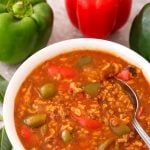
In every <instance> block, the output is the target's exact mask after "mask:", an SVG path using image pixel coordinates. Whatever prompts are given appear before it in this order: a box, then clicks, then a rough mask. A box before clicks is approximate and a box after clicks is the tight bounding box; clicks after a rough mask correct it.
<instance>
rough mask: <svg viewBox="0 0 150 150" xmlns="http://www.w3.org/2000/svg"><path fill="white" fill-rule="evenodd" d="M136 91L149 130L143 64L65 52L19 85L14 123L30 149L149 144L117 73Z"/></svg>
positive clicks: (124, 149) (126, 148)
mask: <svg viewBox="0 0 150 150" xmlns="http://www.w3.org/2000/svg"><path fill="white" fill-rule="evenodd" d="M114 76H115V77H117V78H120V79H122V80H125V81H126V82H127V83H128V84H129V85H130V86H131V87H132V88H133V89H134V90H135V92H136V93H137V95H138V97H139V100H140V110H139V112H138V115H137V118H138V120H139V122H140V123H141V125H142V126H143V128H144V129H145V130H146V132H147V133H148V134H149V133H150V109H149V106H150V94H149V93H150V86H149V84H148V82H147V81H146V80H145V78H144V76H143V74H142V72H141V70H140V69H139V68H137V67H135V66H133V65H131V64H128V63H127V62H125V61H123V60H122V59H120V58H118V57H115V56H112V55H110V54H106V53H102V52H98V51H89V50H82V51H74V52H70V53H65V54H61V55H59V56H57V57H54V58H52V59H50V60H47V61H46V62H44V63H42V64H41V65H39V66H38V67H37V68H35V69H34V70H33V71H32V72H31V74H30V75H29V76H28V77H27V78H26V80H25V81H24V82H23V84H22V86H21V87H20V89H19V91H18V94H17V96H16V101H15V113H14V118H15V125H16V130H17V133H18V136H19V138H20V140H21V142H22V144H23V145H24V147H25V149H27V150H77V149H78V150H146V149H148V148H147V147H146V145H145V144H144V142H143V141H142V139H141V138H140V137H139V135H138V134H137V133H136V131H135V130H134V128H133V126H132V119H133V115H134V108H133V105H132V103H131V102H130V98H129V97H128V95H127V94H126V93H125V91H124V89H123V88H122V87H121V86H120V85H119V83H117V81H115V80H114V79H113V77H114Z"/></svg>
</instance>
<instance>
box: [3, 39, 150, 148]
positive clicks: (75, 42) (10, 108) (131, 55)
mask: <svg viewBox="0 0 150 150" xmlns="http://www.w3.org/2000/svg"><path fill="white" fill-rule="evenodd" d="M85 49H90V50H99V51H105V52H108V53H111V54H114V55H116V56H119V57H121V58H122V59H124V60H125V61H127V62H129V63H130V64H133V65H135V66H137V67H139V68H140V69H141V70H142V71H143V73H144V76H145V78H146V79H147V81H148V82H150V71H149V70H150V64H149V63H148V62H147V61H146V60H145V59H144V58H142V57H141V56H140V55H138V54H137V53H135V52H134V51H132V50H130V49H128V48H126V47H124V46H122V45H119V44H116V43H113V42H110V41H105V40H99V39H72V40H67V41H63V42H59V43H56V44H53V45H50V46H48V47H46V48H44V49H42V50H40V51H38V52H37V53H35V54H34V55H32V56H31V57H30V58H28V59H27V60H26V61H25V62H24V63H23V64H22V65H21V66H20V67H19V68H18V70H17V71H16V72H15V74H14V76H13V77H12V79H11V81H10V83H9V85H8V88H7V91H6V94H5V98H4V107H3V116H4V124H5V128H6V132H7V134H8V137H9V139H10V141H11V143H12V145H13V147H14V149H15V150H23V149H24V148H23V145H22V144H21V142H20V140H19V138H18V135H17V132H16V129H15V124H14V101H15V97H16V94H17V92H18V90H19V88H20V86H21V84H22V83H23V81H24V80H25V79H26V77H27V76H28V75H29V74H30V72H31V71H32V70H33V69H34V68H36V67H37V66H38V65H39V64H41V63H42V62H44V61H45V60H47V59H50V58H52V57H54V56H56V55H58V54H61V53H64V52H69V51H73V50H85Z"/></svg>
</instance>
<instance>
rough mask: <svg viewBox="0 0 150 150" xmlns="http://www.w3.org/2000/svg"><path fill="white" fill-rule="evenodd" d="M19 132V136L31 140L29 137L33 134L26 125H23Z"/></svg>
mask: <svg viewBox="0 0 150 150" xmlns="http://www.w3.org/2000/svg"><path fill="white" fill-rule="evenodd" d="M20 134H21V136H22V137H23V138H24V139H25V140H28V141H29V140H31V138H32V136H33V134H32V132H31V130H30V129H29V128H28V127H26V126H23V127H22V128H21V130H20Z"/></svg>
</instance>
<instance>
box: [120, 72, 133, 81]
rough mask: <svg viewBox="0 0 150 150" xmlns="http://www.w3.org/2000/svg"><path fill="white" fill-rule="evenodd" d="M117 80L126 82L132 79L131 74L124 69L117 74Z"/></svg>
mask: <svg viewBox="0 0 150 150" xmlns="http://www.w3.org/2000/svg"><path fill="white" fill-rule="evenodd" d="M117 78H119V79H121V80H124V81H128V80H130V79H132V74H131V73H130V72H129V70H127V69H124V70H122V71H121V72H119V73H118V74H117Z"/></svg>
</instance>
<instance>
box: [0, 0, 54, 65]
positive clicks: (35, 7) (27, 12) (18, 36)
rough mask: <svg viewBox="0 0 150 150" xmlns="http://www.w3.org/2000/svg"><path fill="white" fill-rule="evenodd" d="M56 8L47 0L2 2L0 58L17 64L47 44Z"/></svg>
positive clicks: (0, 5)
mask: <svg viewBox="0 0 150 150" xmlns="http://www.w3.org/2000/svg"><path fill="white" fill-rule="evenodd" d="M52 26H53V11H52V9H51V8H50V6H49V5H48V4H47V3H46V1H45V0H1V1H0V60H1V61H3V62H5V63H8V64H16V63H19V62H21V61H23V60H24V59H26V58H27V57H28V56H30V55H31V54H33V53H34V52H36V51H37V50H40V49H41V48H43V47H45V46H46V44H47V42H48V40H49V37H50V34H51V31H52Z"/></svg>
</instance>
